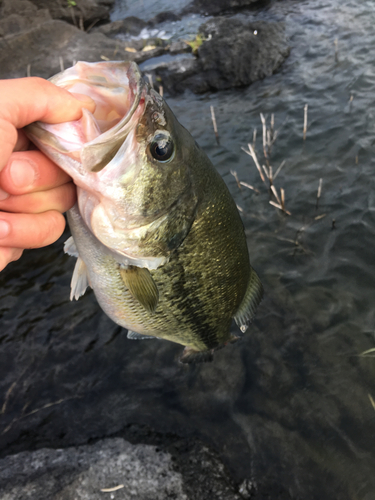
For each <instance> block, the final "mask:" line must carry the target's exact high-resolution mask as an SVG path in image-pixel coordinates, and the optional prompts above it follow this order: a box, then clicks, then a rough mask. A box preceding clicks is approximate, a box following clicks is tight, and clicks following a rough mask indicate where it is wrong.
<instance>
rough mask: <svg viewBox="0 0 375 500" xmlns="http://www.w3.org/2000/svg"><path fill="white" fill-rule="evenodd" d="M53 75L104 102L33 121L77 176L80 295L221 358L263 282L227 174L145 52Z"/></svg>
mask: <svg viewBox="0 0 375 500" xmlns="http://www.w3.org/2000/svg"><path fill="white" fill-rule="evenodd" d="M51 81H52V82H53V83H54V84H56V85H58V86H61V87H64V88H66V89H67V90H69V91H71V92H75V93H82V94H87V95H89V96H91V97H92V98H93V99H94V101H95V102H96V110H95V112H94V114H91V113H90V112H89V111H87V110H84V112H83V116H82V118H81V119H80V120H78V121H75V122H69V123H61V124H58V125H50V124H46V123H40V122H37V123H34V124H32V125H30V126H29V127H28V128H27V134H28V136H29V137H30V139H31V140H32V141H33V142H34V143H35V144H36V145H37V146H38V147H39V148H40V149H41V150H42V151H43V152H44V153H45V154H46V155H47V156H48V157H49V158H51V159H52V160H53V161H54V162H55V163H57V164H58V165H59V166H60V167H61V168H62V169H63V170H65V171H66V172H67V173H68V174H69V175H70V176H71V177H72V178H73V180H74V183H75V184H76V186H77V199H78V201H77V204H76V205H75V206H74V207H73V208H72V209H71V210H70V211H69V212H68V222H69V226H70V229H71V233H72V237H71V238H69V240H68V241H67V242H66V244H65V251H66V252H67V253H69V254H70V255H73V256H75V257H77V261H76V265H75V269H74V272H73V277H72V282H71V299H73V298H75V299H78V298H79V297H80V296H81V295H83V294H84V293H85V291H86V288H87V287H88V286H91V288H92V289H93V290H94V293H95V295H96V297H97V300H98V302H99V304H100V306H101V307H102V309H103V310H104V312H105V313H106V314H107V315H108V316H109V317H110V318H112V320H113V321H115V322H116V323H117V324H119V325H121V326H123V327H125V328H127V329H128V337H129V338H131V339H140V338H153V337H158V338H163V339H167V340H170V341H172V342H177V343H179V344H182V345H184V346H185V349H184V351H183V353H182V356H181V358H180V360H181V361H182V362H194V361H207V360H211V359H212V356H213V352H214V350H215V349H217V348H219V347H221V346H223V345H225V344H226V343H228V342H233V341H235V340H236V339H237V338H238V337H237V336H236V335H233V334H231V333H230V324H231V321H232V318H234V319H235V321H236V322H237V324H238V325H239V327H240V328H241V330H242V331H245V330H246V328H247V325H248V323H249V322H250V320H251V319H252V318H253V316H254V313H255V309H256V307H257V305H258V303H259V302H260V300H261V297H262V293H263V290H262V285H261V283H260V280H259V278H258V276H257V274H256V272H255V271H254V269H252V267H251V266H250V261H249V255H248V249H247V244H246V239H245V234H244V229H243V224H242V221H241V219H240V216H239V213H238V210H237V207H236V205H235V203H234V201H233V199H232V198H231V196H230V193H229V191H228V189H227V187H226V185H225V183H224V181H223V180H222V178H221V177H220V175H219V174H218V172H217V171H216V170H215V168H214V167H213V165H212V164H211V162H210V161H209V159H208V158H207V156H206V155H205V153H204V152H203V151H202V150H201V149H200V147H199V146H198V144H197V143H196V142H195V141H194V139H193V138H192V136H191V135H190V134H189V132H188V131H187V130H186V129H185V128H184V127H182V125H180V124H179V122H178V121H177V120H176V118H175V116H174V115H173V113H172V111H171V110H170V109H169V107H168V106H167V104H166V103H165V101H164V100H163V98H162V97H161V96H160V95H159V94H158V93H157V92H156V91H155V90H153V89H152V88H150V86H149V85H148V84H147V83H146V82H145V81H144V80H143V79H142V77H141V74H140V71H139V69H138V67H137V65H136V64H135V63H132V62H99V63H85V62H79V63H77V64H76V65H75V66H73V67H72V68H69V69H67V70H65V71H63V72H62V73H59V74H58V75H56V76H54V77H53V78H51Z"/></svg>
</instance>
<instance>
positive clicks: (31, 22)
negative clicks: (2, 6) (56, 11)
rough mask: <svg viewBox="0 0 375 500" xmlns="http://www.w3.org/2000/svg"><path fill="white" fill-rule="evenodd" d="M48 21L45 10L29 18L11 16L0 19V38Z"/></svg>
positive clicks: (47, 13) (17, 15)
mask: <svg viewBox="0 0 375 500" xmlns="http://www.w3.org/2000/svg"><path fill="white" fill-rule="evenodd" d="M1 17H2V16H1ZM50 20H51V15H50V13H49V11H48V10H47V9H41V10H38V11H37V13H35V14H33V15H32V16H30V17H29V16H21V15H19V14H11V15H9V16H7V17H5V19H0V38H2V37H5V36H8V35H16V34H18V33H21V32H22V31H27V30H29V29H31V28H35V27H36V26H39V25H41V24H44V23H45V22H47V21H50Z"/></svg>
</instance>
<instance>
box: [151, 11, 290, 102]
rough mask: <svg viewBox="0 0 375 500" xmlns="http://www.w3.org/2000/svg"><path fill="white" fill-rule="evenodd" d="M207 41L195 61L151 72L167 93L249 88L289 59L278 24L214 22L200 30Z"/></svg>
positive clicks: (282, 28) (199, 50)
mask: <svg viewBox="0 0 375 500" xmlns="http://www.w3.org/2000/svg"><path fill="white" fill-rule="evenodd" d="M200 31H201V32H202V34H203V36H204V37H205V38H206V39H207V40H206V41H205V42H203V44H202V45H201V46H200V47H199V48H198V57H197V58H196V59H194V60H193V59H188V60H187V59H179V60H176V61H172V62H170V63H164V64H162V65H160V66H159V67H157V68H155V69H154V72H155V74H156V76H157V77H159V78H161V82H162V85H163V87H164V88H165V89H166V90H168V91H169V92H171V93H175V92H180V91H183V90H185V89H187V88H189V89H191V90H192V91H193V92H196V93H201V92H206V91H208V90H220V89H228V88H231V87H241V86H246V85H250V84H251V83H253V82H254V81H256V80H259V79H262V78H265V77H266V76H270V75H272V73H274V72H275V71H276V70H277V69H278V68H279V67H280V65H281V64H282V63H283V61H284V60H285V58H286V57H287V56H288V55H289V47H288V45H287V40H286V36H285V31H284V26H283V24H281V23H266V22H263V21H257V22H252V23H244V22H242V21H240V20H238V19H226V18H215V19H211V20H210V21H208V22H207V23H205V24H204V25H202V26H201V28H200Z"/></svg>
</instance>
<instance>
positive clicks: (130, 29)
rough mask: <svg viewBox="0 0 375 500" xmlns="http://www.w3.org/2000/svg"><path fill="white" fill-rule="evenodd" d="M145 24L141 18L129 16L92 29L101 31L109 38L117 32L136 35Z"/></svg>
mask: <svg viewBox="0 0 375 500" xmlns="http://www.w3.org/2000/svg"><path fill="white" fill-rule="evenodd" d="M146 26H147V23H146V22H145V21H142V19H139V18H138V17H135V16H130V17H126V18H125V19H121V20H119V21H114V22H113V23H108V24H103V25H102V26H99V27H97V28H94V29H93V30H92V31H93V32H99V33H103V34H104V35H106V36H108V37H110V38H114V37H116V36H117V35H119V34H122V35H132V36H137V35H139V33H140V32H141V31H142V30H143V28H145V27H146Z"/></svg>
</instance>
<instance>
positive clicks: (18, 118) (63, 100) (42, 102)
mask: <svg viewBox="0 0 375 500" xmlns="http://www.w3.org/2000/svg"><path fill="white" fill-rule="evenodd" d="M0 89H1V92H0V145H1V158H0V171H1V170H2V169H3V167H4V165H5V164H6V162H7V159H8V158H9V156H10V155H11V153H12V151H13V150H14V148H15V146H16V144H17V140H18V134H17V130H16V129H20V128H22V127H24V126H25V125H28V124H30V123H32V122H34V121H37V120H41V121H44V122H47V123H61V122H65V121H73V120H78V119H79V118H81V116H82V108H87V109H88V110H89V111H91V112H93V111H94V109H95V103H94V101H93V100H92V99H91V98H90V97H88V96H85V95H82V94H75V95H73V94H71V93H70V92H68V91H67V90H65V89H63V88H60V87H57V86H56V85H53V83H51V82H49V81H47V80H43V79H42V78H34V77H33V78H19V79H13V80H2V81H1V82H0ZM30 96H31V97H30Z"/></svg>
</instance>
